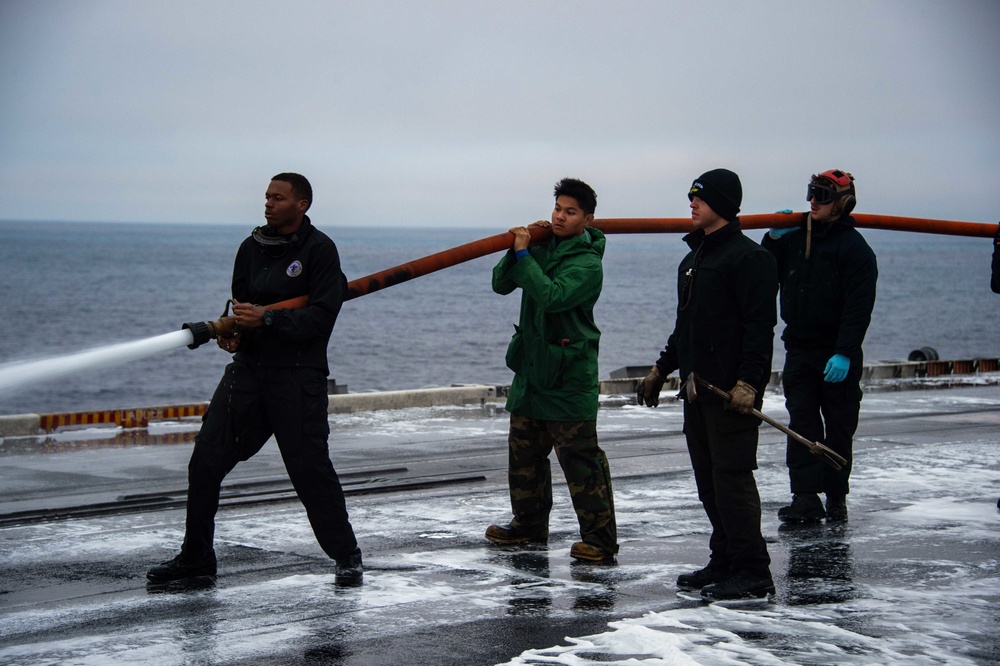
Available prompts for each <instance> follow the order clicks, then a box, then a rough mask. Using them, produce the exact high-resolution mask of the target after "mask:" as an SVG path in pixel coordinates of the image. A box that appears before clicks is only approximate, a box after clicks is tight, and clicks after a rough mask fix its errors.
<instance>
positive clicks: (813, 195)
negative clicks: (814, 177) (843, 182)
mask: <svg viewBox="0 0 1000 666" xmlns="http://www.w3.org/2000/svg"><path fill="white" fill-rule="evenodd" d="M844 194H847V191H844V192H837V191H836V190H834V189H833V188H832V187H826V186H825V185H817V184H816V183H813V184H811V185H809V187H808V188H806V201H810V200H813V201H815V202H816V203H818V204H819V205H820V206H825V205H826V204H828V203H833V202H834V201H836V200H837V199H839V198H840V197H841V196H842V195H844Z"/></svg>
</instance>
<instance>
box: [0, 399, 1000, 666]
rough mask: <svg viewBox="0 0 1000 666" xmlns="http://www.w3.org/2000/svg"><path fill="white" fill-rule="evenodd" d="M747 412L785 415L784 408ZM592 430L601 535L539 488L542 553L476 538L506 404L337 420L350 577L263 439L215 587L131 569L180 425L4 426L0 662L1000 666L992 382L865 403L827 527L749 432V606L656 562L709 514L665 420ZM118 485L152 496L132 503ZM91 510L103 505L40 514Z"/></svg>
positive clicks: (164, 546)
mask: <svg viewBox="0 0 1000 666" xmlns="http://www.w3.org/2000/svg"><path fill="white" fill-rule="evenodd" d="M766 411H767V412H768V413H769V414H772V415H774V416H776V417H779V418H780V417H782V415H783V413H782V408H781V400H780V398H779V397H777V396H772V397H771V398H769V403H768V405H767V407H766ZM599 423H600V434H601V441H602V445H603V446H604V448H605V449H606V450H607V452H608V454H609V457H610V459H611V465H612V473H613V476H614V481H615V500H616V507H617V516H618V524H619V537H620V542H621V553H620V554H619V557H618V559H617V564H615V565H611V566H600V565H585V564H574V563H572V561H571V560H570V558H569V556H568V551H569V546H570V544H571V543H572V542H573V541H575V540H576V538H577V532H576V523H575V518H574V517H573V515H572V511H571V508H570V506H569V500H568V496H567V493H566V490H565V485H564V484H562V483H560V481H559V480H557V482H556V484H555V492H556V507H555V509H554V510H553V514H552V523H551V532H552V536H551V539H550V542H549V545H548V548H545V549H534V550H526V549H519V548H500V547H496V546H493V545H491V544H489V543H487V542H486V541H485V539H483V537H482V533H483V530H484V529H485V528H486V526H487V525H488V524H490V523H491V522H498V521H506V519H507V517H508V514H509V504H508V500H507V491H506V476H505V474H506V444H505V436H506V426H507V421H506V417H505V415H504V414H503V413H497V414H493V413H490V412H487V411H483V410H479V409H454V410H451V409H447V408H436V409H433V410H406V411H404V412H399V413H393V414H389V413H384V414H369V415H350V416H346V415H345V416H340V417H334V420H333V428H334V433H333V436H332V439H331V452H332V457H333V459H334V464H335V466H336V467H337V469H338V471H339V472H340V473H341V474H342V476H343V477H344V481H345V488H347V490H348V492H349V497H348V507H349V509H350V511H351V517H352V522H353V523H354V525H355V529H356V531H357V533H358V536H359V540H360V541H361V545H362V548H363V549H364V552H365V562H366V577H365V584H364V585H363V586H362V587H360V588H354V589H341V588H338V587H337V586H336V585H335V584H334V577H333V570H332V567H331V562H330V561H329V560H327V559H326V557H325V556H324V554H323V553H322V551H321V550H320V549H319V547H318V546H317V544H316V543H315V540H314V539H313V536H312V532H311V531H310V528H309V526H308V523H307V522H306V519H305V515H304V511H303V510H302V508H301V506H300V505H299V504H298V502H297V501H295V500H294V499H291V500H289V499H288V496H287V494H286V495H282V492H283V483H284V480H285V476H284V472H283V469H282V467H281V461H280V457H279V455H278V454H277V450H276V448H275V447H274V445H273V443H271V444H269V445H268V446H267V447H265V449H264V451H262V452H261V454H259V455H258V456H257V457H255V458H254V459H253V460H251V461H249V462H247V463H244V464H242V465H241V466H239V467H238V468H237V470H236V471H235V472H234V473H233V474H232V475H231V477H230V478H229V479H228V480H227V481H228V483H229V486H230V487H229V488H228V489H227V493H228V494H229V495H228V496H229V498H230V499H229V500H228V502H229V503H228V505H227V506H225V507H224V508H223V509H222V510H221V511H220V515H219V520H218V530H217V542H216V552H217V555H218V559H219V576H218V578H217V580H216V581H215V582H214V583H211V584H207V585H192V586H174V587H169V586H168V587H159V588H157V587H149V586H147V585H146V581H145V571H146V569H147V568H148V567H149V566H150V565H151V564H153V563H155V562H158V561H161V560H164V559H168V558H169V557H172V556H173V554H174V553H175V552H176V548H177V546H178V544H179V542H180V539H181V537H182V524H183V510H182V509H180V508H176V507H177V506H179V505H177V504H170V502H171V501H175V500H176V499H177V498H178V496H179V497H180V499H181V500H182V499H183V489H184V486H185V473H186V464H187V458H188V455H189V452H190V444H187V443H183V441H182V440H183V439H184V436H183V434H182V433H183V432H184V431H190V430H191V427H192V426H190V425H184V424H180V425H177V426H175V427H174V428H173V429H170V428H166V429H165V430H164V431H163V432H162V434H163V436H164V438H165V439H170V440H173V441H174V442H175V443H172V444H147V445H143V446H125V445H124V444H125V443H127V442H123V438H122V436H121V435H119V436H117V438H108V437H107V436H102V435H101V433H99V432H93V431H89V432H87V433H77V434H72V435H65V436H61V439H59V440H58V441H48V442H38V441H35V440H30V441H29V440H7V441H5V442H3V445H2V446H0V474H2V479H3V484H2V488H0V519H2V520H4V521H6V522H4V523H0V524H2V525H3V526H2V527H0V557H2V561H3V567H2V568H0V662H3V663H17V664H46V663H66V664H76V663H79V664H98V663H156V664H185V663H206V664H207V663H212V664H215V663H221V664H237V663H239V664H245V663H251V664H253V663H260V664H264V663H268V664H271V663H283V664H284V663H288V664H313V663H315V664H343V665H345V666H346V665H355V664H498V663H508V662H510V663H566V664H571V663H608V662H614V661H620V662H624V661H626V660H627V659H629V658H634V659H636V660H640V659H659V660H660V661H655V662H651V663H703V664H715V663H718V664H723V663H752V664H755V663H760V664H768V663H771V664H773V663H809V664H826V663H858V664H863V663H881V664H887V663H899V664H903V663H906V664H914V663H915V664H925V663H926V664H932V663H942V664H944V663H957V664H961V663H979V664H992V663H997V662H998V661H1000V614H998V613H997V612H996V608H997V606H998V602H1000V579H998V573H1000V512H998V510H997V506H996V503H997V497H998V496H1000V388H998V387H997V386H995V385H993V386H982V387H964V388H950V389H937V390H922V391H903V392H895V393H870V394H868V395H867V396H866V398H865V403H864V406H863V413H862V421H861V426H860V428H859V434H858V438H857V444H856V463H855V471H854V474H853V476H852V494H851V495H850V497H849V508H850V522H849V523H847V524H846V525H824V524H821V525H816V526H810V527H805V528H799V529H792V530H785V529H783V528H782V527H781V526H780V525H779V523H778V522H777V520H776V517H775V514H776V511H777V509H778V507H780V506H782V505H783V504H784V503H786V501H787V499H788V490H787V475H786V471H785V468H784V464H783V458H784V438H783V436H782V435H781V434H780V433H778V432H777V431H774V430H770V429H767V428H766V427H765V429H763V430H762V431H761V432H762V438H761V447H760V455H759V458H760V461H761V469H760V470H759V472H758V475H757V476H758V484H759V486H760V490H761V496H762V498H763V500H764V534H765V537H766V538H767V539H768V542H769V549H770V553H771V557H772V560H773V564H772V571H773V573H774V577H775V582H776V584H777V587H778V595H777V598H776V600H775V602H774V603H772V604H768V605H763V606H759V607H749V608H747V607H730V608H727V607H722V606H720V605H711V606H709V605H703V604H700V603H699V602H697V601H689V600H686V599H682V598H679V597H678V596H677V595H676V590H675V588H674V586H673V581H674V579H675V578H676V576H677V574H679V573H682V572H684V571H687V570H690V569H693V568H698V567H700V566H702V565H703V564H704V563H705V561H706V559H707V548H706V544H707V527H708V525H707V519H706V518H705V517H704V513H703V511H702V509H701V506H700V504H699V503H698V501H697V497H696V495H695V491H694V484H693V480H692V478H691V474H690V471H689V469H688V460H687V454H686V451H685V449H684V442H683V435H682V434H681V432H680V427H681V418H680V410H679V408H678V407H677V406H676V405H663V406H661V408H660V409H658V410H655V411H652V410H645V409H639V408H637V407H634V406H632V407H621V408H609V409H604V410H602V411H601V414H600V416H599ZM168 431H169V432H168ZM179 432H180V433H181V434H178V433H179ZM153 439H154V440H155V439H156V438H155V437H154V438H153ZM147 441H152V440H147ZM554 467H556V473H557V474H558V468H557V466H554ZM268 493H270V494H268ZM138 496H142V497H146V498H159V499H155V501H154V502H153V505H151V506H144V507H142V508H141V510H140V509H138V508H136V507H129V506H127V502H126V499H128V498H135V497H138ZM123 498H125V499H123ZM253 498H256V499H258V500H259V499H265V500H268V503H259V504H258V503H254V502H255V501H256V500H255V499H253ZM156 501H161V502H163V505H162V506H156V505H155V502H156ZM123 502H125V503H124V504H123ZM98 505H101V506H107V507H109V508H108V509H107V511H106V512H103V513H102V512H95V514H94V515H90V516H85V515H83V516H78V517H73V518H66V519H60V520H42V519H41V518H40V512H44V511H57V512H65V511H66V510H68V509H71V508H75V509H80V508H81V507H95V506H98ZM609 623H611V624H610V625H609ZM585 636H591V637H592V638H589V639H587V641H581V640H580V639H581V637H585ZM570 639H571V640H570ZM526 651H529V652H526ZM685 660H686V661H685ZM733 660H735V661H733ZM633 663H635V662H633Z"/></svg>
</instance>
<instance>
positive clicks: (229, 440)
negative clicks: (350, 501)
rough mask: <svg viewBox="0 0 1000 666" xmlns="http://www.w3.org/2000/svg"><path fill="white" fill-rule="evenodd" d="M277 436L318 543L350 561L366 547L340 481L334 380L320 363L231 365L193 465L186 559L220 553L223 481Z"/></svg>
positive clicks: (184, 549)
mask: <svg viewBox="0 0 1000 666" xmlns="http://www.w3.org/2000/svg"><path fill="white" fill-rule="evenodd" d="M272 434H273V435H274V436H275V438H276V439H277V441H278V449H279V450H280V451H281V458H282V460H283V461H284V463H285V469H286V470H287V471H288V477H289V479H291V481H292V485H293V486H294V487H295V492H296V493H297V494H298V496H299V500H301V501H302V504H303V505H304V506H305V508H306V514H307V515H308V517H309V523H310V524H311V525H312V528H313V532H314V533H315V534H316V540H317V541H318V542H319V545H320V546H321V547H322V548H323V550H324V551H325V552H326V554H327V555H329V556H330V557H331V558H333V559H335V560H338V561H344V560H346V559H347V557H348V556H349V555H350V554H351V553H352V552H354V550H355V549H356V548H357V546H358V542H357V539H356V538H355V536H354V529H353V528H352V527H351V523H350V520H349V519H348V516H347V505H346V503H345V501H344V491H343V489H342V488H341V486H340V479H339V478H337V472H336V471H334V469H333V464H332V463H331V462H330V454H329V449H328V445H327V439H328V438H329V434H330V426H329V422H328V421H327V391H326V377H325V375H324V373H323V371H322V370H317V369H314V368H260V367H254V366H250V365H247V364H245V363H241V362H233V363H231V364H229V365H228V366H227V367H226V373H225V375H224V376H223V378H222V381H220V382H219V386H218V388H216V390H215V395H213V396H212V402H211V404H210V405H209V407H208V411H207V412H206V414H205V418H204V422H203V424H202V426H201V430H200V431H199V433H198V435H197V437H195V446H194V452H193V453H192V454H191V462H190V463H188V501H187V521H186V524H185V535H184V545H183V547H182V548H181V550H182V552H183V553H184V555H185V557H188V558H191V559H200V558H201V557H204V556H205V555H207V554H208V553H210V552H211V551H212V542H213V539H214V535H215V514H216V511H218V508H219V493H220V490H221V487H222V481H223V479H224V478H225V477H226V475H227V474H228V473H229V472H230V471H232V469H233V468H234V467H236V463H238V462H239V461H241V460H249V459H250V458H251V457H252V456H253V455H254V454H255V453H257V452H258V451H260V449H261V447H263V446H264V444H265V443H266V442H267V440H268V439H269V438H270V437H271V435H272Z"/></svg>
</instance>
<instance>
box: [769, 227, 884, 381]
mask: <svg viewBox="0 0 1000 666" xmlns="http://www.w3.org/2000/svg"><path fill="white" fill-rule="evenodd" d="M802 219H803V223H802V224H803V225H802V226H801V227H800V228H798V229H796V230H794V231H792V232H790V233H787V234H785V235H784V236H782V237H781V238H778V239H774V238H771V237H770V235H765V236H764V239H763V240H762V241H761V245H762V246H764V247H765V248H767V249H768V250H770V251H771V252H772V253H773V254H774V257H775V259H776V260H777V262H778V280H779V282H780V283H781V318H782V320H784V322H785V331H784V333H783V334H782V336H781V339H782V340H784V341H785V346H786V348H800V349H832V350H833V353H835V354H843V355H844V356H846V357H847V358H849V359H851V363H852V364H854V363H859V362H860V361H861V359H862V353H861V343H862V342H863V341H864V339H865V333H866V332H867V331H868V325H869V324H870V323H871V320H872V309H873V308H874V307H875V283H876V282H877V281H878V265H877V263H876V260H875V253H874V252H872V249H871V248H870V247H868V243H867V242H866V241H865V239H864V237H863V236H862V235H861V234H860V233H858V231H857V229H855V228H854V218H853V217H851V216H849V215H848V216H845V217H842V218H840V219H839V220H834V221H833V222H829V223H825V224H813V229H812V242H811V249H810V252H809V258H808V259H806V257H805V247H806V228H805V219H806V217H805V216H804V215H803V218H802Z"/></svg>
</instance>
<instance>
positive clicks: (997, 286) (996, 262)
mask: <svg viewBox="0 0 1000 666" xmlns="http://www.w3.org/2000/svg"><path fill="white" fill-rule="evenodd" d="M990 289H992V290H993V293H994V294H1000V226H998V227H997V232H996V234H995V235H994V236H993V265H992V272H991V273H990ZM997 508H998V509H1000V499H998V500H997Z"/></svg>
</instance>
